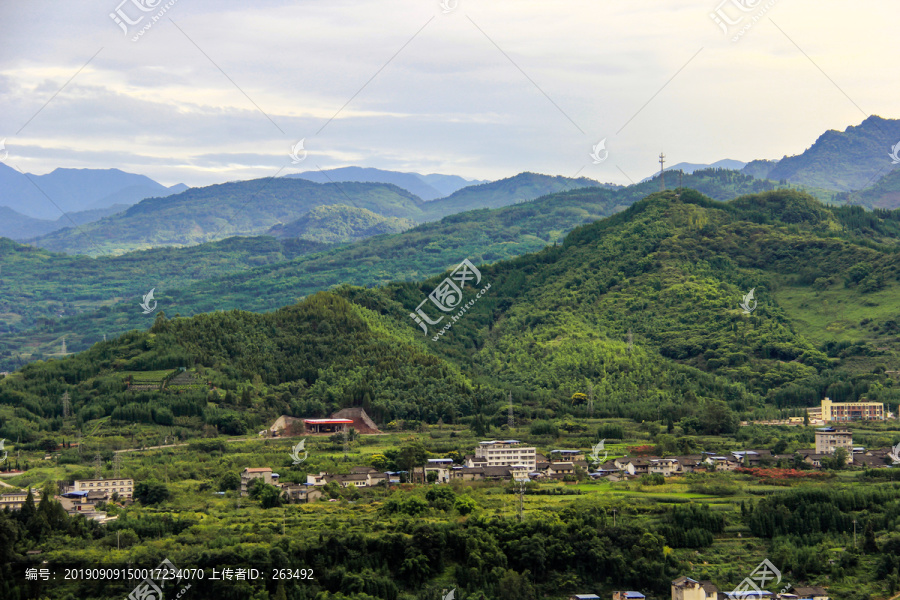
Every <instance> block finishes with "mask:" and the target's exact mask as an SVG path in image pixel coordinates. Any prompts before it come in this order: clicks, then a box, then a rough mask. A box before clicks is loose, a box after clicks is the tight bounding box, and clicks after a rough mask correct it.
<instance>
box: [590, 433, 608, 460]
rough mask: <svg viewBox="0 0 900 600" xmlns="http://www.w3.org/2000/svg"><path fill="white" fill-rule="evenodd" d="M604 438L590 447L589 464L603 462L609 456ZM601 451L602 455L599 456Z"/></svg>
mask: <svg viewBox="0 0 900 600" xmlns="http://www.w3.org/2000/svg"><path fill="white" fill-rule="evenodd" d="M605 444H606V438H603V439H602V440H600V441H599V442H597V444H595V445H594V447H593V448H592V449H591V464H592V465H593V464H603V463H605V462H606V457H607V456H609V453H608V452H607V451H606V447H605ZM601 450H602V451H603V457H602V458H601V457H600V451H601Z"/></svg>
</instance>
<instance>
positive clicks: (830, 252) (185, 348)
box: [0, 190, 900, 439]
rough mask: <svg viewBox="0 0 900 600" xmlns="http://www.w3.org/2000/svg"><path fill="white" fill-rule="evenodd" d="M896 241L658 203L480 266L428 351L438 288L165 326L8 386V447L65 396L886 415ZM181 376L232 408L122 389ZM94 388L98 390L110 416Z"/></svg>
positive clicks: (871, 226)
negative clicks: (475, 287) (749, 307)
mask: <svg viewBox="0 0 900 600" xmlns="http://www.w3.org/2000/svg"><path fill="white" fill-rule="evenodd" d="M570 194H575V192H570ZM870 231H879V232H880V234H879V235H880V238H881V241H882V242H887V243H890V244H891V245H884V244H882V243H879V242H877V241H874V240H873V237H872V236H871V234H870V233H867V232H870ZM898 231H900V219H898V218H896V216H895V217H893V218H891V219H888V220H884V219H879V218H878V217H875V216H874V215H872V214H871V213H863V212H862V210H861V209H859V208H829V207H825V206H823V205H821V204H820V203H819V202H817V201H816V200H815V199H813V198H811V197H809V196H807V195H804V194H802V193H798V192H794V191H775V192H767V193H763V194H756V195H750V196H745V197H741V198H739V199H737V200H735V201H734V202H730V203H721V202H717V201H714V200H711V199H709V198H707V197H704V196H703V195H701V194H699V193H697V192H693V191H690V190H683V191H680V192H674V191H669V192H663V193H657V194H653V195H651V196H649V197H647V198H645V199H643V200H641V201H639V202H637V203H635V204H634V205H633V206H632V207H630V208H628V209H627V210H625V211H622V212H620V213H618V214H616V215H615V216H612V217H609V218H606V219H603V220H600V221H597V222H595V223H591V224H588V225H585V226H582V227H579V228H577V229H575V230H574V231H573V232H572V233H570V234H569V235H568V236H567V237H566V238H565V240H564V242H563V244H562V245H558V246H556V245H554V246H551V247H547V248H545V249H543V250H541V251H539V252H536V253H532V254H528V255H525V256H521V257H518V258H515V259H513V260H508V261H501V262H498V263H494V264H482V265H481V266H480V267H479V268H480V270H481V274H482V277H483V279H484V281H485V282H489V283H490V285H491V287H490V289H489V293H486V294H485V295H484V296H483V297H482V298H480V299H479V300H478V302H476V303H474V304H473V305H472V307H471V308H470V309H469V311H468V312H467V313H466V314H465V315H464V317H463V318H461V319H460V320H459V321H458V322H456V323H454V325H453V328H452V329H451V330H450V332H449V333H448V334H447V335H445V336H443V337H441V338H440V340H439V341H438V342H433V341H432V340H431V335H433V333H432V334H431V335H429V336H423V334H422V330H421V329H420V328H419V326H418V325H417V324H416V323H415V322H413V320H412V319H410V317H409V313H410V312H412V311H413V310H414V309H415V308H416V306H417V305H419V303H420V302H421V301H422V300H424V299H426V298H427V295H428V293H429V292H430V291H431V290H432V289H433V288H434V286H435V285H437V284H438V283H439V282H440V281H441V280H442V278H443V277H444V276H443V275H441V276H438V277H434V278H431V279H428V280H426V281H423V282H421V283H394V284H390V285H387V286H385V287H382V288H374V289H364V288H359V287H351V286H343V287H340V288H337V289H335V290H333V291H332V292H320V293H317V294H314V295H312V296H310V297H309V298H307V299H305V300H302V301H300V302H299V303H297V304H295V305H292V306H289V307H286V308H283V309H279V310H277V311H275V312H272V313H268V314H253V313H249V312H245V311H229V312H216V313H211V314H206V315H197V316H195V317H190V318H176V319H168V318H166V317H165V316H164V315H162V314H158V315H157V316H156V317H155V322H154V325H153V327H152V328H151V329H150V330H149V331H148V332H132V333H129V334H126V335H124V336H122V337H120V338H118V339H115V340H110V341H108V342H101V343H98V344H95V345H94V346H93V347H92V348H91V349H90V350H88V351H86V352H84V353H81V354H79V355H77V356H74V357H69V358H66V359H63V360H52V361H49V362H37V363H34V364H32V365H29V366H27V367H25V368H24V369H23V370H22V371H21V372H20V373H18V374H15V375H14V376H12V377H10V378H7V379H5V380H3V382H2V383H0V403H2V404H4V405H5V408H3V412H2V413H0V414H2V417H3V422H4V423H5V425H3V427H2V428H0V436H6V437H10V436H14V435H27V436H28V437H29V438H31V439H37V438H38V437H40V435H39V434H38V433H37V429H35V426H34V423H35V422H40V421H41V419H44V418H48V417H49V416H51V415H54V414H57V413H58V409H59V407H58V401H57V400H54V399H55V398H59V397H60V396H61V395H62V393H64V392H65V391H69V392H70V394H71V396H72V398H73V402H74V406H75V407H76V410H77V411H79V414H82V413H83V414H84V415H85V418H99V417H102V416H104V415H107V416H111V417H113V420H116V417H115V414H116V413H115V411H117V410H119V411H120V412H119V413H117V414H119V415H122V414H124V413H122V412H121V411H126V408H127V407H129V406H130V407H131V408H128V409H127V411H126V412H128V414H129V415H143V416H140V417H134V416H129V417H128V419H125V420H126V421H130V420H133V419H139V420H140V419H143V422H147V423H150V424H152V423H158V424H159V423H162V422H171V419H170V418H169V417H168V416H166V415H168V413H166V412H165V410H164V409H168V410H169V411H171V414H172V415H174V416H175V417H177V416H178V415H184V416H189V415H193V416H194V417H196V418H192V419H191V420H188V421H182V422H181V423H182V427H189V426H190V427H195V428H198V427H202V426H203V425H204V424H205V425H217V426H219V427H220V429H222V428H223V427H227V428H228V429H229V431H231V432H234V433H239V432H242V431H254V430H255V429H254V428H256V427H258V426H259V425H261V424H262V423H264V422H265V421H266V420H267V419H268V418H271V416H272V415H277V414H306V415H309V414H327V413H328V412H329V411H331V410H334V409H337V408H340V407H343V406H347V405H363V406H365V407H366V410H367V411H370V412H371V414H374V415H377V416H378V418H379V420H390V419H397V418H401V419H419V420H424V421H427V422H432V423H433V422H436V421H437V419H442V420H443V421H444V422H446V423H450V422H456V420H458V419H460V418H464V417H467V416H468V417H471V416H473V415H475V414H478V413H484V414H486V415H487V416H489V417H490V418H492V419H496V420H497V421H502V419H503V418H504V405H503V399H504V398H505V393H506V391H507V390H512V391H514V392H515V393H516V395H517V397H519V398H522V399H523V400H522V402H523V407H522V416H523V418H526V419H537V418H548V417H554V416H561V415H565V414H570V413H572V412H573V411H574V414H580V413H579V412H578V411H580V410H583V407H582V408H579V407H577V406H574V407H573V406H572V405H571V403H570V399H571V398H572V395H573V394H575V393H576V392H582V393H584V392H585V390H586V389H587V386H588V385H591V386H592V387H593V390H594V392H595V394H596V398H597V400H596V401H595V404H594V411H595V415H596V416H601V417H602V416H607V417H627V418H630V419H633V420H636V421H640V420H644V419H653V420H658V419H660V418H666V417H668V418H671V419H673V420H675V421H683V420H684V419H694V420H695V421H692V423H694V422H696V424H697V427H700V429H701V430H706V431H708V432H710V433H717V432H719V431H727V430H729V429H730V428H733V427H735V426H736V422H737V419H738V418H739V416H744V417H745V416H748V415H753V416H757V417H759V416H764V415H766V414H772V411H773V410H774V409H775V407H781V408H783V407H799V406H806V405H808V404H810V403H811V402H815V401H817V400H818V399H819V398H821V397H822V396H823V395H826V394H827V395H829V396H830V397H832V398H835V399H838V400H844V399H849V400H853V399H856V398H860V397H863V396H865V397H867V398H869V399H873V400H881V401H886V402H896V401H897V400H898V399H900V395H898V393H897V391H896V390H894V389H893V387H892V385H891V383H890V381H889V379H887V378H886V377H885V375H884V371H885V370H890V369H896V367H897V365H896V356H897V355H898V352H900V338H898V333H900V330H898V329H897V325H896V322H897V317H898V313H900V302H898V301H897V300H896V289H897V287H898V281H900V265H897V263H896V261H895V260H894V256H895V252H894V249H895V247H896V243H897V241H898ZM836 273H843V274H845V275H836ZM751 288H753V289H755V293H756V297H757V298H758V300H759V305H758V308H756V310H755V311H754V312H753V313H752V314H750V315H747V314H743V312H742V311H741V309H740V308H739V306H738V303H739V302H740V300H741V298H742V297H743V296H744V295H745V294H746V293H747V291H748V290H749V289H751ZM472 293H473V292H471V291H467V292H466V295H467V297H469V296H471V295H472ZM823 304H827V305H828V306H829V309H828V310H827V311H826V312H824V313H823V311H822V310H821V308H820V307H821V306H822V305H823ZM431 313H432V316H433V317H436V316H437V314H435V311H434V309H433V307H432V308H431ZM629 330H630V331H631V333H632V336H633V338H632V339H633V344H632V345H629V343H628V341H627V338H628V332H629ZM181 366H184V367H188V368H191V369H195V370H196V371H197V372H198V374H200V375H202V377H203V379H204V380H206V381H210V382H212V383H213V385H215V386H216V387H218V388H220V389H222V390H232V391H234V392H235V394H234V395H233V396H232V397H230V399H227V400H225V401H223V400H222V399H221V397H220V395H215V397H210V396H209V393H211V392H209V391H208V389H207V388H206V387H205V386H204V388H203V390H199V389H198V390H194V391H193V392H190V393H189V394H188V395H186V396H185V395H175V396H172V395H165V392H160V393H159V394H150V393H144V392H142V393H141V394H139V395H135V393H134V392H128V391H127V390H126V389H125V388H126V383H125V377H126V376H127V374H129V373H133V372H140V371H158V370H161V369H162V370H165V369H175V368H178V367H181ZM96 389H105V390H106V394H105V396H104V397H105V399H104V400H103V401H102V403H100V404H98V403H97V402H95V400H94V398H95V394H93V392H92V391H91V390H96ZM242 390H247V391H246V393H244V392H243V391H242ZM237 392H240V393H241V399H240V400H238V396H237ZM398 393H399V395H398ZM48 398H49V400H48ZM254 399H257V400H254ZM151 400H152V402H153V405H152V406H153V407H154V408H153V410H152V411H148V410H147V405H146V403H148V402H151ZM208 401H212V402H214V404H215V406H217V407H218V408H212V407H210V408H205V407H206V406H207V402H208ZM242 402H243V403H244V404H245V406H244V408H241V406H242V405H241V403H242ZM12 406H18V407H19V408H20V409H21V408H27V407H30V408H27V412H21V411H20V412H17V413H16V414H13V413H12V412H11V411H10V409H11V408H12ZM142 406H143V407H144V408H141V407H142ZM117 407H118V408H117ZM123 407H124V408H123ZM246 409H252V410H246ZM129 411H130V412H129ZM158 414H162V415H163V417H159V418H161V419H162V420H163V421H159V420H158V417H157V416H154V415H158ZM88 415H90V417H88ZM123 418H124V417H123ZM29 423H31V424H29ZM190 423H193V425H189V424H190Z"/></svg>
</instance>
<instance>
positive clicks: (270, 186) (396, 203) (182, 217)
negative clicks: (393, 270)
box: [34, 178, 421, 256]
mask: <svg viewBox="0 0 900 600" xmlns="http://www.w3.org/2000/svg"><path fill="white" fill-rule="evenodd" d="M333 204H346V205H351V206H356V207H359V208H365V209H368V210H371V211H373V212H375V213H378V214H380V215H383V216H386V217H404V218H413V219H415V218H418V217H419V216H420V215H421V210H420V209H419V205H420V204H421V200H420V199H419V198H417V197H416V196H413V195H412V194H410V193H409V192H407V191H406V190H402V189H400V188H398V187H396V186H394V185H389V184H383V183H354V182H345V183H340V184H335V183H327V184H319V183H313V182H311V181H306V180H305V179H272V178H269V179H254V180H251V181H238V182H232V183H223V184H220V185H212V186H208V187H204V188H191V189H189V190H187V191H185V192H182V193H180V194H176V195H174V196H169V197H167V198H148V199H147V200H143V201H141V202H139V203H138V204H136V205H134V206H132V207H130V208H129V209H128V210H126V211H125V212H122V213H119V214H116V215H112V216H110V217H106V218H104V219H100V220H99V221H95V222H93V223H88V224H85V225H82V226H80V227H79V228H77V229H75V228H68V229H64V230H61V231H57V232H54V233H51V234H49V235H46V236H43V237H41V238H38V239H36V240H34V243H35V244H36V245H37V246H40V247H41V248H47V249H48V250H53V251H59V252H66V253H69V254H75V253H78V254H89V255H92V256H96V255H98V254H120V253H122V252H125V251H128V250H136V249H144V248H153V247H159V246H189V245H193V244H199V243H202V242H208V241H214V240H220V239H223V238H227V237H230V236H233V235H261V234H264V233H265V232H266V231H268V230H269V228H270V227H272V226H273V225H276V224H278V223H288V222H290V221H293V220H295V219H298V218H300V217H301V216H303V215H304V214H306V213H308V212H309V211H310V210H312V209H313V208H315V207H317V206H322V205H333Z"/></svg>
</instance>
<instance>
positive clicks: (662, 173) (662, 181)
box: [659, 152, 666, 192]
mask: <svg viewBox="0 0 900 600" xmlns="http://www.w3.org/2000/svg"><path fill="white" fill-rule="evenodd" d="M665 165H666V155H665V154H663V153H662V152H660V153H659V191H661V192H664V191H666V167H665Z"/></svg>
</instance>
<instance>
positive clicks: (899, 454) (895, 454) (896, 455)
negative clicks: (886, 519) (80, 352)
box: [0, 443, 900, 465]
mask: <svg viewBox="0 0 900 600" xmlns="http://www.w3.org/2000/svg"><path fill="white" fill-rule="evenodd" d="M0 448H3V444H2V443H0ZM888 457H889V458H890V459H891V464H894V465H900V444H897V445H896V446H894V447H892V448H891V451H890V452H888ZM0 462H3V461H0Z"/></svg>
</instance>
